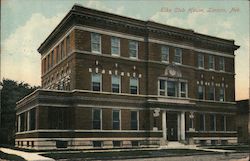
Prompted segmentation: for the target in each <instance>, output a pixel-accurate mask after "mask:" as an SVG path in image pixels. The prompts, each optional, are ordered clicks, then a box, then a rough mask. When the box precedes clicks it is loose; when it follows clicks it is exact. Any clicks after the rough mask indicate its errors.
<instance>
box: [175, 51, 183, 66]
mask: <svg viewBox="0 0 250 161" xmlns="http://www.w3.org/2000/svg"><path fill="white" fill-rule="evenodd" d="M178 50H180V55H179V56H177V53H178V52H177V51H178ZM182 54H183V53H182V49H181V48H175V50H174V60H173V62H174V63H175V64H182ZM176 58H180V62H176Z"/></svg>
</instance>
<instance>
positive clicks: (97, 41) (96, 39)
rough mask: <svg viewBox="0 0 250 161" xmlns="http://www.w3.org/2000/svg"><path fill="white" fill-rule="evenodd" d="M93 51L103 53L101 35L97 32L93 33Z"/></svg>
mask: <svg viewBox="0 0 250 161" xmlns="http://www.w3.org/2000/svg"><path fill="white" fill-rule="evenodd" d="M91 51H92V52H95V53H101V35H100V34H97V33H91Z"/></svg>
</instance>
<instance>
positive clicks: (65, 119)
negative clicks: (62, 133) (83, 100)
mask: <svg viewBox="0 0 250 161" xmlns="http://www.w3.org/2000/svg"><path fill="white" fill-rule="evenodd" d="M48 117H49V123H50V124H49V128H50V129H69V126H70V122H69V121H70V110H69V108H60V107H58V108H57V107H53V108H49V111H48Z"/></svg>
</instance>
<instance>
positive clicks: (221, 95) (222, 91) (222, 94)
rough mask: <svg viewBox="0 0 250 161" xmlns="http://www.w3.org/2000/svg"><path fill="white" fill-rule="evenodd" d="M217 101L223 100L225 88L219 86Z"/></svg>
mask: <svg viewBox="0 0 250 161" xmlns="http://www.w3.org/2000/svg"><path fill="white" fill-rule="evenodd" d="M219 101H222V102H223V101H225V88H223V87H222V88H220V95H219Z"/></svg>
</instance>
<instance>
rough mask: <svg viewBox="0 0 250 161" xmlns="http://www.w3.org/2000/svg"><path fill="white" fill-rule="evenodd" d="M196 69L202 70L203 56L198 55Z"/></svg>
mask: <svg viewBox="0 0 250 161" xmlns="http://www.w3.org/2000/svg"><path fill="white" fill-rule="evenodd" d="M198 68H204V55H203V54H198Z"/></svg>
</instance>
